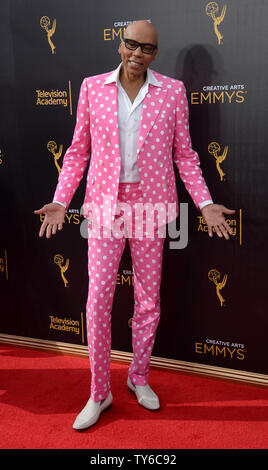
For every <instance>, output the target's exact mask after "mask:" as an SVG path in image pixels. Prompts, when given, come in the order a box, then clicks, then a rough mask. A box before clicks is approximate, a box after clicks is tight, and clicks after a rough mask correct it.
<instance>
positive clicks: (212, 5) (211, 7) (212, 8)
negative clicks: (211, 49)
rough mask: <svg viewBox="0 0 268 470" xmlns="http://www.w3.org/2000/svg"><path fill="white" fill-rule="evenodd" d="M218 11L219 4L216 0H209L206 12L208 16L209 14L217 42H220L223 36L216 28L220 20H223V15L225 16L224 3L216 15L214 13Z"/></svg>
mask: <svg viewBox="0 0 268 470" xmlns="http://www.w3.org/2000/svg"><path fill="white" fill-rule="evenodd" d="M218 11H219V6H218V4H217V2H209V3H208V4H207V6H206V14H207V15H208V16H211V18H212V20H213V24H214V32H215V34H216V36H217V38H218V44H222V39H223V36H222V34H221V33H220V32H219V30H218V26H219V24H221V22H222V21H223V19H224V17H225V13H226V5H224V7H223V9H222V12H221V14H220V16H216V14H217V13H218Z"/></svg>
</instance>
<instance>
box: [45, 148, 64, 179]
mask: <svg viewBox="0 0 268 470" xmlns="http://www.w3.org/2000/svg"><path fill="white" fill-rule="evenodd" d="M57 147H58V146H57V144H56V142H55V141H54V140H50V141H49V142H48V144H47V149H48V150H49V152H51V153H52V156H53V160H54V164H55V167H56V168H57V171H58V174H60V171H61V167H60V166H59V164H58V160H59V159H60V158H61V156H62V149H63V145H62V144H60V146H59V149H58V150H57Z"/></svg>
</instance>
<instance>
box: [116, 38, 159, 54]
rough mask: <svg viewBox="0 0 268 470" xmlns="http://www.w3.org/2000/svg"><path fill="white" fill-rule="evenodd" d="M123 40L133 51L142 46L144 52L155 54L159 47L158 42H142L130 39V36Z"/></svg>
mask: <svg viewBox="0 0 268 470" xmlns="http://www.w3.org/2000/svg"><path fill="white" fill-rule="evenodd" d="M123 41H124V43H125V46H126V48H127V49H130V50H131V51H135V50H136V49H137V48H138V47H139V46H140V47H141V50H142V52H143V53H144V54H153V52H154V50H155V49H157V45H156V44H150V43H148V42H143V43H142V42H138V41H134V39H128V38H124V39H123Z"/></svg>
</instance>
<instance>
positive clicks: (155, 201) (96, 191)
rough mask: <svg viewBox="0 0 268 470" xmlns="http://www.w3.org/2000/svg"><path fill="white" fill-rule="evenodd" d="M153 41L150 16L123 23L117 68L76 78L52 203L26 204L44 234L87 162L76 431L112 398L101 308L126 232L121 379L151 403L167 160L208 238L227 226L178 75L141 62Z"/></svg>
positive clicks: (105, 314) (171, 199)
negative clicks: (87, 387) (128, 352)
mask: <svg viewBox="0 0 268 470" xmlns="http://www.w3.org/2000/svg"><path fill="white" fill-rule="evenodd" d="M157 39H158V38H157V32H156V30H155V28H154V27H153V26H152V24H151V23H149V22H147V21H145V20H140V21H137V22H135V23H132V24H130V25H129V26H128V27H127V28H126V30H125V34H124V39H123V40H121V43H120V45H119V48H118V52H119V54H120V56H121V60H122V61H121V63H120V64H119V66H118V67H117V69H115V70H113V71H111V72H107V73H104V74H100V75H96V76H93V77H87V78H85V79H84V80H83V82H82V85H81V89H80V95H79V100H78V106H77V120H76V126H75V130H74V135H73V140H72V144H71V146H70V147H69V148H68V150H67V151H66V153H65V156H64V160H63V165H62V169H61V172H60V175H59V180H58V185H57V188H56V191H55V194H54V198H53V202H52V203H50V204H46V205H45V206H43V207H42V208H41V209H39V210H37V211H35V213H36V214H41V213H42V214H45V219H44V222H43V223H42V226H41V228H40V232H39V235H40V236H43V234H44V233H45V232H46V236H47V238H49V237H50V236H51V234H55V233H56V232H57V230H61V229H62V226H63V222H64V216H65V211H66V210H67V208H68V206H69V204H70V201H71V199H72V197H73V195H74V193H75V191H76V189H77V187H78V185H79V183H80V181H81V179H82V177H83V174H84V171H85V169H86V167H87V164H88V162H89V160H90V165H89V169H88V174H87V186H86V194H85V199H84V205H83V207H84V215H85V216H86V218H87V220H88V228H89V235H88V272H89V290H88V300H87V335H88V347H89V356H90V367H91V395H90V399H89V401H88V402H87V404H86V406H85V407H84V408H83V410H82V411H81V413H79V415H78V416H77V418H76V420H75V422H74V424H73V428H74V429H77V430H81V429H85V428H88V427H89V426H92V425H93V424H94V423H96V422H97V420H98V418H99V416H100V414H101V412H102V411H104V410H105V409H107V408H108V407H109V406H110V405H111V403H112V394H111V390H110V370H109V369H110V368H109V361H110V349H111V325H110V322H111V309H112V301H113V296H114V290H115V285H116V275H117V270H118V266H119V262H120V259H121V256H122V253H123V250H124V246H125V242H126V238H128V240H129V245H130V250H131V257H132V265H133V274H134V300H135V305H134V315H133V321H132V345H133V360H132V362H131V364H130V367H129V373H128V379H127V385H128V387H129V389H130V390H131V391H132V392H134V393H135V394H136V397H137V400H138V402H139V403H140V404H141V405H142V406H144V407H145V408H147V409H150V410H156V409H158V408H159V407H160V403H159V399H158V396H157V395H156V394H155V392H154V391H153V390H152V389H151V387H150V386H149V384H148V376H149V362H150V357H151V352H152V349H153V344H154V340H155V334H156V329H157V325H158V322H159V318H160V294H159V292H160V282H161V269H162V255H163V245H164V237H163V235H162V236H161V235H160V232H159V231H158V229H159V226H162V227H163V226H164V225H165V224H167V223H169V222H172V221H174V220H175V219H176V217H177V215H178V197H177V191H176V184H175V174H174V168H173V162H175V164H176V165H177V168H178V170H179V174H180V177H181V178H182V180H183V182H184V184H185V186H186V188H187V190H188V192H189V194H190V195H191V197H192V199H193V201H194V203H195V205H196V207H197V209H198V210H200V211H201V213H202V215H203V217H204V219H205V221H206V223H207V225H208V234H209V236H210V237H211V236H212V231H213V229H214V230H215V232H216V233H217V235H218V236H220V237H222V236H224V237H225V238H226V239H229V233H232V232H231V229H230V227H229V225H228V224H227V222H226V221H225V218H224V215H223V214H224V213H227V214H232V213H234V212H235V211H233V210H230V209H227V208H226V207H225V206H223V205H220V204H214V203H213V201H212V197H211V195H210V193H209V189H208V188H207V186H206V183H205V181H204V178H203V176H202V171H201V169H200V162H199V157H198V154H197V153H196V152H195V151H194V150H193V149H192V147H191V138H190V134H189V124H188V102H187V97H186V90H185V86H184V84H183V82H182V81H180V80H175V79H173V78H170V77H167V76H165V75H162V74H160V73H157V72H155V71H152V70H151V69H150V68H149V65H150V64H151V62H152V61H153V60H155V58H156V55H157V51H158V44H157ZM146 204H147V205H149V206H148V207H149V208H150V211H149V212H146V211H145V212H144V213H143V214H142V217H141V218H140V219H139V218H135V217H136V216H135V217H134V214H135V212H136V210H137V208H138V207H141V205H142V207H145V206H144V205H146ZM146 207H147V206H146ZM155 209H157V219H156V220H155V219H154V217H153V215H154V210H155ZM120 211H121V212H120ZM122 211H123V214H124V215H126V216H127V217H126V218H125V217H124V219H123V220H124V223H123V232H122V230H121V225H120V224H118V223H117V222H118V221H119V222H120V221H121V220H122V219H120V217H119V216H120V215H121V214H122ZM148 213H149V216H148ZM146 214H147V215H146ZM146 217H147V218H146ZM148 220H149V228H150V230H149V232H150V233H149V234H148V230H147V229H146V230H145V231H144V224H145V222H146V223H147V222H148ZM146 227H147V226H146ZM147 228H148V227H147Z"/></svg>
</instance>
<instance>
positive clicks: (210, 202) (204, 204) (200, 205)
mask: <svg viewBox="0 0 268 470" xmlns="http://www.w3.org/2000/svg"><path fill="white" fill-rule="evenodd" d="M208 204H213V201H212V200H211V199H207V200H206V201H203V202H200V204H199V209H203V207H205V206H207V205H208Z"/></svg>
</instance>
